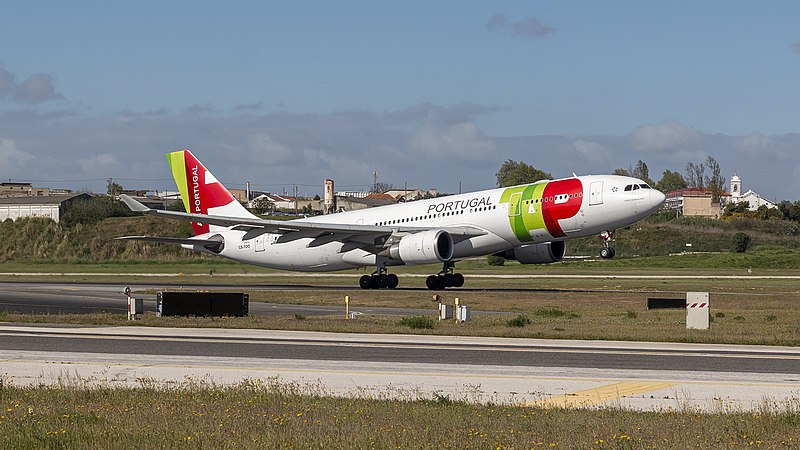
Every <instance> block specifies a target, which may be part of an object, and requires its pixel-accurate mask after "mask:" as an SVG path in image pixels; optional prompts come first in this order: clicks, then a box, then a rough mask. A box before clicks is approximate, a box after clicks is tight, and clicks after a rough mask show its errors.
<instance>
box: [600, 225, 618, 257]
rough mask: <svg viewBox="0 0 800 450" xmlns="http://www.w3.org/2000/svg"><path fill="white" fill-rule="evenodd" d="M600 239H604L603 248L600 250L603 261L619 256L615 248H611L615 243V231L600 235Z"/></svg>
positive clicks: (604, 232)
mask: <svg viewBox="0 0 800 450" xmlns="http://www.w3.org/2000/svg"><path fill="white" fill-rule="evenodd" d="M600 237H601V238H602V239H603V248H602V249H600V257H601V258H603V259H611V258H613V257H614V255H616V254H617V252H616V250H614V247H612V246H611V243H612V242H614V231H613V230H612V231H603V232H602V233H600Z"/></svg>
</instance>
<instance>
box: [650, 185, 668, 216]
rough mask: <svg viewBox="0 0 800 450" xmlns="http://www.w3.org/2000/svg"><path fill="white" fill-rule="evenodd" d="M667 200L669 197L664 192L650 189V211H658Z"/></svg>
mask: <svg viewBox="0 0 800 450" xmlns="http://www.w3.org/2000/svg"><path fill="white" fill-rule="evenodd" d="M666 199H667V196H666V195H664V193H663V192H661V191H659V190H658V189H650V211H651V212H655V211H658V210H659V209H660V208H661V206H662V205H664V201H665V200H666Z"/></svg>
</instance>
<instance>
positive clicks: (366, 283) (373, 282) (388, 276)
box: [358, 267, 400, 289]
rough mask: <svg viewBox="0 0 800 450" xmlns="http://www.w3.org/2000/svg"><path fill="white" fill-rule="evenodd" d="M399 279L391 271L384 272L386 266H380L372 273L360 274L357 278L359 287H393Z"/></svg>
mask: <svg viewBox="0 0 800 450" xmlns="http://www.w3.org/2000/svg"><path fill="white" fill-rule="evenodd" d="M399 283H400V279H399V278H397V275H395V274H393V273H386V268H385V267H381V268H379V269H378V270H376V271H375V273H373V274H372V275H362V276H361V278H360V279H359V280H358V285H359V286H360V287H361V289H394V288H396V287H397V285H398V284H399Z"/></svg>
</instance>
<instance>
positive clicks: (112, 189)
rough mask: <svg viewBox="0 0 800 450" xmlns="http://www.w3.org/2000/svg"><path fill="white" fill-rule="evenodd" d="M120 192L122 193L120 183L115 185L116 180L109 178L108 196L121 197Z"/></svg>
mask: <svg viewBox="0 0 800 450" xmlns="http://www.w3.org/2000/svg"><path fill="white" fill-rule="evenodd" d="M120 192H122V185H121V184H118V183H114V180H113V179H112V178H109V179H108V195H110V196H112V197H113V196H115V195H119V193H120Z"/></svg>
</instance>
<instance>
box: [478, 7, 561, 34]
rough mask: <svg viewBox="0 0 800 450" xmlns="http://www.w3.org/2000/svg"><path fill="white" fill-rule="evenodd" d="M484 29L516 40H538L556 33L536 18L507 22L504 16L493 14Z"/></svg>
mask: <svg viewBox="0 0 800 450" xmlns="http://www.w3.org/2000/svg"><path fill="white" fill-rule="evenodd" d="M486 29H487V30H489V31H494V32H496V33H501V34H507V35H510V36H512V37H516V38H528V39H534V38H540V37H544V36H547V35H548V34H550V33H554V32H555V31H556V29H555V28H553V27H551V26H548V25H545V24H543V23H542V22H541V21H540V20H539V19H537V18H536V17H528V18H526V19H524V20H521V21H518V22H512V21H509V20H508V18H507V17H506V15H505V14H502V13H500V14H495V15H493V16H492V17H491V18H490V19H489V23H487V24H486Z"/></svg>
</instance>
